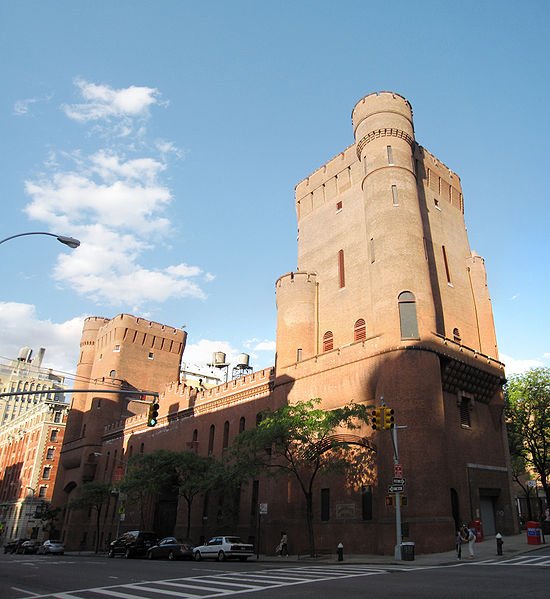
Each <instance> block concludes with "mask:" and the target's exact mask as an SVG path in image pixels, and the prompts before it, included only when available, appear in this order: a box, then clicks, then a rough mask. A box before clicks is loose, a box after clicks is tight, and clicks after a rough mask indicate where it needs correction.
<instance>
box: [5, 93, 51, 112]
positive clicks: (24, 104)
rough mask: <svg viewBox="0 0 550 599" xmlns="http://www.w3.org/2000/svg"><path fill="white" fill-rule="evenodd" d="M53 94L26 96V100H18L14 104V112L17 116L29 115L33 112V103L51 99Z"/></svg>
mask: <svg viewBox="0 0 550 599" xmlns="http://www.w3.org/2000/svg"><path fill="white" fill-rule="evenodd" d="M52 97H53V96H52V95H48V96H39V97H37V98H26V99H25V100H17V102H16V103H15V104H14V105H13V114H15V115H17V116H27V115H28V114H30V112H31V110H30V109H31V107H32V105H33V104H36V103H38V102H43V101H49V100H51V99H52Z"/></svg>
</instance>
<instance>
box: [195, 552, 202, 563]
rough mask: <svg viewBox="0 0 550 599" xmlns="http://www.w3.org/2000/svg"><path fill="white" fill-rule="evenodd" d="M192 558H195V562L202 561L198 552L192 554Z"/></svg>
mask: <svg viewBox="0 0 550 599" xmlns="http://www.w3.org/2000/svg"><path fill="white" fill-rule="evenodd" d="M193 557H194V558H195V561H196V562H200V561H201V559H202V555H201V552H200V551H195V553H194V554H193Z"/></svg>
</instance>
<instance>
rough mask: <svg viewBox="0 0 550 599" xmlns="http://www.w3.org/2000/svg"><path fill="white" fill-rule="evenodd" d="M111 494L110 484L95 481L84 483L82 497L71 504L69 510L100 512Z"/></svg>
mask: <svg viewBox="0 0 550 599" xmlns="http://www.w3.org/2000/svg"><path fill="white" fill-rule="evenodd" d="M110 494H111V486H110V485H108V484H105V483H99V482H93V481H92V482H89V483H84V485H83V486H82V489H81V492H80V495H79V496H78V497H76V498H75V499H73V500H71V501H70V502H69V508H71V509H77V510H80V509H88V508H93V509H95V510H97V511H98V512H99V511H101V508H102V506H103V504H104V503H105V500H106V499H107V498H108V497H109V495H110Z"/></svg>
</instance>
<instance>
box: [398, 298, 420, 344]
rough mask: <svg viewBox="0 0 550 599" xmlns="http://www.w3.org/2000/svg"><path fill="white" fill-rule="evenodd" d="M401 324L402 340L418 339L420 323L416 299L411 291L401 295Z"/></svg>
mask: <svg viewBox="0 0 550 599" xmlns="http://www.w3.org/2000/svg"><path fill="white" fill-rule="evenodd" d="M397 299H398V304H399V324H400V326H401V339H418V321H417V318H416V299H415V297H414V294H413V293H411V292H410V291H403V293H400V294H399V297H398V298H397Z"/></svg>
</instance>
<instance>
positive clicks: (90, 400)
mask: <svg viewBox="0 0 550 599" xmlns="http://www.w3.org/2000/svg"><path fill="white" fill-rule="evenodd" d="M352 124H353V133H354V143H353V144H352V145H350V146H349V147H348V148H346V149H344V150H343V151H342V152H340V154H338V155H337V156H336V157H335V158H333V159H332V160H330V161H329V162H327V163H326V164H325V165H323V166H322V167H321V168H319V169H318V170H317V171H315V172H314V173H312V174H311V175H310V176H309V177H308V178H307V179H305V180H304V181H302V182H300V183H299V184H298V185H297V187H296V213H297V219H298V228H299V237H298V268H297V270H296V271H294V272H291V273H287V274H285V275H283V276H282V277H280V278H279V279H278V281H277V282H276V300H277V354H276V364H275V366H274V368H272V369H266V370H262V371H259V372H254V373H252V374H249V375H247V376H244V377H242V378H239V379H236V380H233V381H229V382H228V383H225V384H222V385H219V386H217V387H214V388H212V389H208V390H200V389H196V388H193V387H189V386H186V385H185V384H182V383H179V382H178V381H179V369H180V364H181V358H182V354H183V351H184V347H185V338H186V334H185V333H184V332H183V331H181V330H178V329H173V328H170V327H167V326H164V325H160V324H157V323H153V322H150V321H147V320H144V319H141V318H135V317H133V316H129V315H124V314H121V315H119V316H117V317H115V318H114V319H112V320H108V319H98V318H92V319H88V320H87V321H86V323H85V326H84V331H83V336H82V344H81V348H82V352H81V356H80V361H79V364H78V374H79V375H81V376H82V377H84V378H87V379H93V380H94V381H95V382H96V384H97V385H98V393H97V396H93V397H92V396H85V395H82V396H80V397H79V396H78V395H75V399H74V403H73V409H72V411H71V414H70V417H69V422H68V425H67V431H66V436H65V445H64V449H63V454H62V461H61V464H62V472H61V474H60V476H59V477H58V482H57V485H56V501H57V502H58V503H59V504H60V505H66V503H67V501H68V500H69V499H70V498H71V497H72V496H75V494H78V492H79V489H80V488H81V485H82V484H83V483H84V482H85V481H90V480H98V481H106V482H109V481H115V482H116V479H117V478H119V477H120V474H121V472H122V471H123V469H124V467H125V464H126V461H127V459H128V458H129V457H130V456H131V455H132V454H135V453H136V452H142V453H146V452H150V451H153V450H155V449H161V448H165V449H175V450H181V451H185V450H193V451H198V452H199V453H200V454H201V455H208V454H209V453H210V454H214V455H220V454H221V453H222V452H223V449H224V447H226V446H227V445H229V444H230V443H231V440H232V438H233V437H234V436H235V435H237V434H238V433H239V431H240V430H242V429H243V428H248V427H250V426H254V425H255V422H256V417H257V414H258V413H259V412H261V411H262V410H264V409H266V408H272V409H273V408H277V407H279V406H281V405H284V404H285V403H286V402H289V403H293V402H297V401H300V400H307V399H310V398H312V397H320V398H321V399H322V405H323V407H325V408H326V409H331V408H334V407H337V406H340V405H343V404H345V403H348V402H349V401H351V400H353V401H355V402H363V403H366V404H379V403H380V401H381V400H382V398H383V399H384V401H385V402H386V404H388V405H389V406H391V407H392V408H394V409H395V412H396V417H397V423H398V424H399V425H401V426H406V427H407V428H405V429H402V430H400V432H399V437H400V439H399V444H400V454H401V464H402V467H403V473H404V478H405V479H406V495H407V500H408V501H407V506H406V507H404V508H403V521H404V532H405V535H406V538H410V539H413V540H414V541H415V542H416V546H417V551H419V552H432V551H441V550H446V549H449V548H450V547H452V546H453V544H454V531H455V527H456V525H457V524H458V523H460V522H462V521H466V522H467V521H470V520H482V521H483V525H484V527H485V532H486V534H489V535H490V534H494V533H495V532H497V531H499V532H501V533H503V534H507V533H513V532H514V531H516V530H517V524H516V522H515V510H514V506H513V503H512V498H511V490H510V488H511V487H510V477H509V468H508V454H507V442H506V432H505V427H504V423H503V407H504V403H503V395H502V384H503V382H504V365H503V364H502V363H501V362H500V361H499V360H498V350H497V343H496V335H495V330H494V323H493V317H492V307H491V300H490V296H489V292H488V288H487V280H486V272H485V265H484V260H483V258H481V257H480V256H478V255H477V254H475V253H474V252H472V251H471V249H470V246H469V243H468V237H467V232H466V227H465V222H464V200H463V196H462V189H461V185H460V179H459V177H458V175H457V174H456V173H454V172H452V171H451V170H450V169H449V168H448V167H446V166H445V165H444V164H443V163H442V162H440V161H439V160H438V159H437V158H436V157H435V156H433V155H432V154H430V153H429V152H428V151H427V150H426V149H425V148H423V147H422V146H420V145H418V143H417V142H416V140H415V133H414V126H413V115H412V109H411V106H410V104H409V102H408V101H407V100H406V99H405V98H403V97H402V96H400V95H398V94H394V93H391V92H380V93H376V94H371V95H368V96H366V97H365V98H363V99H362V100H361V101H360V102H359V103H358V104H357V105H356V106H355V108H354V109H353V112H352ZM122 384H126V385H130V386H132V387H134V388H137V389H149V390H158V391H160V392H161V399H160V406H161V411H160V420H159V424H158V426H157V427H155V428H154V429H147V427H146V422H145V415H144V414H143V408H142V407H140V406H139V404H132V403H131V402H130V403H129V402H128V401H126V400H124V399H122V398H121V397H119V396H114V395H109V393H108V388H109V385H115V386H117V385H119V386H120V385H122ZM102 387H103V388H102ZM111 388H113V387H111ZM359 434H361V435H364V436H367V437H369V438H370V440H371V441H372V443H373V445H374V446H375V447H376V477H375V478H373V479H372V480H371V481H369V484H366V485H363V486H361V487H360V488H352V487H347V486H346V485H345V484H343V481H342V480H339V479H336V478H333V479H325V480H320V481H319V484H318V485H317V488H316V490H315V493H316V495H315V497H316V499H315V527H316V535H317V544H318V548H319V549H330V550H334V548H335V546H336V544H337V543H338V542H343V543H344V546H345V547H346V551H350V552H361V553H392V551H393V545H394V543H395V520H394V511H393V508H392V507H387V506H386V501H385V499H386V495H387V488H388V485H389V484H390V483H391V481H392V476H393V454H392V448H391V440H390V435H389V434H388V433H387V432H373V431H372V430H371V429H370V428H369V427H368V426H365V427H364V428H363V430H361V431H359ZM258 503H268V506H269V508H268V514H267V515H266V516H265V517H264V518H263V520H262V531H263V532H262V539H263V541H262V546H261V548H260V549H261V550H262V551H266V552H270V551H272V548H273V547H274V546H275V544H276V540H277V539H278V537H279V535H280V531H281V530H286V531H287V532H288V533H289V539H290V549H291V551H294V552H297V551H301V550H304V549H305V548H306V546H307V542H306V533H305V528H304V521H303V510H304V506H303V499H302V496H301V493H300V491H299V489H298V488H297V486H296V483H295V481H294V480H291V479H289V480H283V479H276V480H275V479H269V478H265V479H263V478H262V479H259V480H256V481H250V484H249V485H246V486H243V488H242V490H241V496H240V498H239V503H238V505H239V513H238V514H237V516H236V518H235V520H234V521H233V522H231V523H230V525H231V529H230V530H229V529H228V526H229V524H228V523H227V522H223V521H222V520H220V519H219V511H218V508H217V505H216V501H214V500H213V498H211V497H210V498H204V500H203V501H199V502H196V505H195V506H194V512H193V528H192V537H193V539H194V540H195V541H196V542H198V540H199V538H200V537H202V536H208V535H211V534H215V533H222V532H224V531H226V532H231V533H238V534H241V536H243V537H244V538H250V539H253V540H256V538H257V517H256V510H257V506H258ZM120 507H121V505H120V497H118V496H113V498H112V499H111V500H110V501H109V505H108V506H106V509H105V510H104V514H103V528H102V531H101V533H100V534H101V538H100V541H101V543H104V542H106V541H107V540H108V539H110V538H112V537H113V536H114V535H115V534H116V532H117V531H120V530H126V529H131V528H137V527H138V524H139V519H137V515H136V514H133V513H132V512H131V511H128V510H126V512H125V516H124V520H123V521H122V522H120V521H119V513H120V512H121V510H120ZM147 514H148V516H147V517H148V521H147V528H153V527H154V528H156V530H157V532H158V533H159V534H163V533H164V534H171V533H175V534H177V535H181V534H182V531H183V530H184V507H183V506H179V505H178V504H177V497H159V498H155V500H152V501H151V505H150V506H149V509H148V510H147ZM222 529H223V530H222ZM63 530H64V535H65V542H66V544H67V546H69V547H71V546H86V545H88V546H90V547H91V546H93V544H94V541H95V539H93V538H92V537H93V535H94V534H95V533H94V527H93V525H92V524H91V523H90V525H89V526H88V524H87V521H85V520H84V521H83V519H82V515H81V514H80V513H78V512H74V513H71V512H70V510H66V511H65V520H64V528H63Z"/></svg>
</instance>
